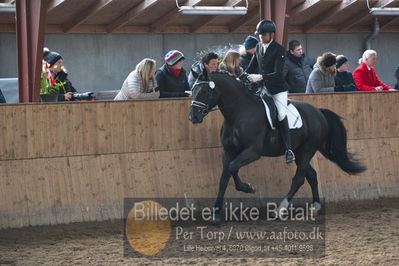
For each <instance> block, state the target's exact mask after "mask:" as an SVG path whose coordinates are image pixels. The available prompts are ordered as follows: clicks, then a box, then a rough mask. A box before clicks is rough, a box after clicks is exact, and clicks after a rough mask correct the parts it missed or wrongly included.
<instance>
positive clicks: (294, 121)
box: [241, 78, 303, 130]
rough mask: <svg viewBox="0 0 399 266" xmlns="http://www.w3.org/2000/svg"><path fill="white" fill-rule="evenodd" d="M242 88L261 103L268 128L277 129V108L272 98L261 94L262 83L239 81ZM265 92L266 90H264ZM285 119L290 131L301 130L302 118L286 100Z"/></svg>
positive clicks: (289, 101)
mask: <svg viewBox="0 0 399 266" xmlns="http://www.w3.org/2000/svg"><path fill="white" fill-rule="evenodd" d="M241 81H242V83H243V84H244V86H245V87H246V88H247V89H248V92H249V94H250V95H251V96H252V98H253V99H255V100H256V101H261V102H262V103H263V105H264V107H265V112H266V118H267V120H268V122H269V124H270V127H271V128H272V129H273V130H274V129H276V128H277V122H278V111H277V107H276V105H275V104H274V100H273V98H272V97H271V96H270V95H269V94H267V93H262V88H263V87H264V85H263V82H262V81H260V82H254V83H251V82H250V81H248V80H247V79H246V78H244V79H242V80H241ZM264 91H266V92H267V89H266V90H264ZM287 118H288V125H289V128H290V129H295V128H301V127H302V125H303V123H302V117H301V115H300V114H299V112H298V109H297V108H296V107H295V106H294V105H293V104H292V102H291V100H289V99H288V103H287Z"/></svg>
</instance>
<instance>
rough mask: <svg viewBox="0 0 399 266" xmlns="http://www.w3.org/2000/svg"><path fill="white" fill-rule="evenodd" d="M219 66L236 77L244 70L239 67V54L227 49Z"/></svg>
mask: <svg viewBox="0 0 399 266" xmlns="http://www.w3.org/2000/svg"><path fill="white" fill-rule="evenodd" d="M219 68H220V69H222V70H227V71H228V72H230V73H231V74H232V75H233V76H235V77H236V78H238V77H239V76H241V74H242V73H243V72H244V71H243V69H242V68H241V67H240V54H239V53H238V52H236V51H233V50H230V51H227V53H226V55H225V56H224V58H223V61H222V62H221V63H220V66H219Z"/></svg>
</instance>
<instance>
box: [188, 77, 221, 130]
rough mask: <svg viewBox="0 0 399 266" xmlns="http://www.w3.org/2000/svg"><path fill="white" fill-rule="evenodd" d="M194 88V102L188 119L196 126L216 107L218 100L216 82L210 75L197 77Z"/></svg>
mask: <svg viewBox="0 0 399 266" xmlns="http://www.w3.org/2000/svg"><path fill="white" fill-rule="evenodd" d="M195 78H196V81H195V83H194V84H193V86H192V92H193V101H192V102H191V107H190V112H189V114H188V119H190V121H191V122H192V123H194V124H197V123H201V122H202V120H203V119H204V117H205V116H206V115H207V114H208V112H209V111H210V110H211V109H212V108H213V107H215V105H216V103H217V100H218V93H217V91H216V85H215V82H213V81H212V80H210V79H209V76H208V75H197V76H195Z"/></svg>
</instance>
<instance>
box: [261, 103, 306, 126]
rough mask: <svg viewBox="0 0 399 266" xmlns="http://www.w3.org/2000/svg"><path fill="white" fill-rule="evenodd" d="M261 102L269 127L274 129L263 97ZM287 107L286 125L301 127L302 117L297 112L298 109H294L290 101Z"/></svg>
mask: <svg viewBox="0 0 399 266" xmlns="http://www.w3.org/2000/svg"><path fill="white" fill-rule="evenodd" d="M262 102H263V105H264V106H265V111H266V117H267V120H268V121H269V124H270V126H271V128H272V129H276V128H275V126H274V125H273V122H272V117H271V115H270V109H269V106H268V105H267V104H266V102H265V101H264V100H263V98H262ZM287 108H288V110H287V117H288V125H289V127H290V129H294V128H301V127H302V125H303V123H302V117H301V115H300V114H299V112H298V109H296V107H295V106H294V105H293V104H291V103H289V104H288V106H287Z"/></svg>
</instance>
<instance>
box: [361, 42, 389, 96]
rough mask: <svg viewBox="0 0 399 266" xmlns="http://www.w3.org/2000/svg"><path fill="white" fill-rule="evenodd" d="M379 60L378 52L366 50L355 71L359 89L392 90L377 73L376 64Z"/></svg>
mask: <svg viewBox="0 0 399 266" xmlns="http://www.w3.org/2000/svg"><path fill="white" fill-rule="evenodd" d="M375 62H377V52H376V51H374V50H366V51H365V52H364V53H363V56H362V58H361V59H360V62H359V63H360V65H359V66H358V67H357V68H356V69H355V71H353V78H354V80H355V83H356V87H357V90H358V91H381V90H392V88H391V87H390V86H388V85H386V84H384V83H383V82H382V81H381V80H380V79H379V78H378V76H377V74H376V73H375V69H374V65H375Z"/></svg>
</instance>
